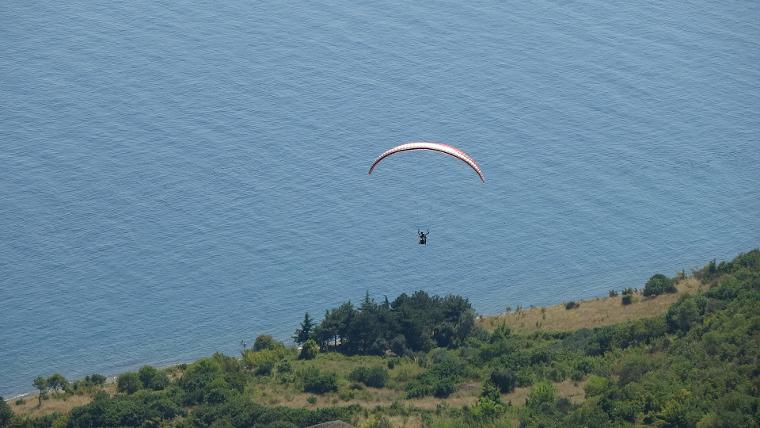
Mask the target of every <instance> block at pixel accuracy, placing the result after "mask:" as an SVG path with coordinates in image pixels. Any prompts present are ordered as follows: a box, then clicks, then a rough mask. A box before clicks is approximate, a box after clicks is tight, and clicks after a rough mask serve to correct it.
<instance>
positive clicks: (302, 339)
mask: <svg viewBox="0 0 760 428" xmlns="http://www.w3.org/2000/svg"><path fill="white" fill-rule="evenodd" d="M313 330H314V321H312V319H311V317H310V316H309V313H308V312H306V313H305V314H304V316H303V321H302V322H301V328H299V329H296V331H295V335H294V336H293V341H295V342H296V344H298V345H303V344H304V343H306V341H307V340H309V339H311V336H312V332H313Z"/></svg>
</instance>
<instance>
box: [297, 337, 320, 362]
mask: <svg viewBox="0 0 760 428" xmlns="http://www.w3.org/2000/svg"><path fill="white" fill-rule="evenodd" d="M318 353H319V345H318V344H317V342H316V341H315V340H314V339H309V340H307V341H306V342H305V343H304V344H303V347H302V348H301V352H300V353H299V354H298V359H299V360H313V359H314V358H316V357H317V354H318Z"/></svg>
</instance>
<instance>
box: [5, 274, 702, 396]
mask: <svg viewBox="0 0 760 428" xmlns="http://www.w3.org/2000/svg"><path fill="white" fill-rule="evenodd" d="M677 288H678V291H677V292H676V293H673V294H665V295H660V296H656V297H652V298H647V297H643V296H642V295H641V291H640V290H638V289H637V290H636V294H635V296H636V297H637V299H636V300H635V302H634V303H632V304H631V305H627V306H623V305H620V304H619V303H616V301H619V300H620V296H619V295H618V296H615V297H610V296H597V297H591V298H588V299H585V300H565V301H563V302H561V303H555V304H551V305H546V306H530V307H528V308H523V307H521V306H519V305H518V306H517V307H516V308H515V309H514V310H512V311H510V312H502V313H500V314H493V315H486V314H476V322H477V323H478V324H479V325H480V326H482V327H484V328H486V329H492V328H495V326H496V325H497V324H501V323H505V324H506V325H507V326H508V327H510V328H511V329H512V330H515V331H517V332H520V333H529V332H533V331H536V330H544V331H567V330H575V329H578V328H584V327H586V328H588V327H601V326H605V325H611V324H617V323H620V322H625V321H627V320H629V319H640V318H648V317H652V316H657V315H658V314H660V313H662V312H664V310H666V309H667V307H669V306H670V305H671V304H673V303H675V302H676V301H677V300H678V298H680V296H681V295H683V294H691V293H693V292H696V291H699V289H700V287H699V281H697V280H696V279H694V278H693V277H687V278H685V279H682V280H679V281H678V283H677ZM571 301H572V302H576V303H577V304H578V305H579V306H578V307H576V308H574V309H566V308H565V304H566V303H567V302H571ZM652 303H655V305H653V304H652ZM621 308H623V309H621ZM642 309H644V310H642ZM647 309H648V310H647ZM589 314H594V315H592V316H589ZM611 314H616V315H615V316H612V315H611ZM568 315H574V316H575V317H576V318H580V319H581V323H580V324H581V325H578V323H577V322H576V323H568V322H567V317H568ZM539 317H540V318H541V319H540V320H538V318H539ZM558 320H559V321H560V322H561V326H562V328H553V326H554V324H553V321H558ZM536 323H538V324H536ZM583 324H588V325H583ZM193 362H194V360H193V361H177V362H173V363H170V364H162V365H159V366H153V367H156V368H158V369H165V368H169V367H175V366H179V365H181V364H191V363H193ZM147 365H149V364H147ZM120 374H121V373H118V374H109V375H105V376H106V382H105V384H106V385H109V384H115V383H116V379H117V378H118V376H119V375H120ZM76 380H80V379H72V380H71V381H76ZM30 381H31V380H30ZM37 395H38V392H36V391H27V392H21V393H17V394H13V395H11V396H9V397H7V398H5V397H4V401H5V402H7V403H13V402H15V401H16V400H19V399H26V398H30V397H37Z"/></svg>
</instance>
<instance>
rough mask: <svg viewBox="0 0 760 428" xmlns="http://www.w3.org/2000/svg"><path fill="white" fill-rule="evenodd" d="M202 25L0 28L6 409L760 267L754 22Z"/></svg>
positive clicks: (506, 14)
mask: <svg viewBox="0 0 760 428" xmlns="http://www.w3.org/2000/svg"><path fill="white" fill-rule="evenodd" d="M179 3H182V2H176V1H156V0H150V1H130V2H121V3H119V2H117V3H114V2H81V1H80V2H77V1H67V2H36V1H28V0H24V1H17V0H10V1H9V0H6V1H3V2H1V3H0V394H3V395H6V396H7V395H12V394H14V393H18V392H22V391H26V390H30V389H32V388H31V382H32V379H33V378H34V377H35V376H37V375H49V374H51V373H53V372H56V371H57V372H61V373H62V374H64V375H65V376H67V377H70V378H77V377H82V376H84V375H85V374H89V373H93V372H99V373H104V374H113V373H118V372H120V371H124V370H128V369H133V368H136V367H139V366H140V365H142V364H147V363H149V364H156V365H161V364H167V363H170V362H174V361H187V360H192V359H194V358H197V357H200V356H204V355H208V354H211V353H213V352H215V351H223V352H226V353H232V354H235V353H236V352H237V351H238V350H239V343H240V340H241V339H245V340H247V341H249V342H250V340H251V339H252V338H254V337H255V336H256V335H258V334H261V333H271V334H274V335H275V336H277V337H278V338H280V339H283V340H286V339H288V338H289V336H290V335H291V334H292V331H293V330H294V329H295V328H296V327H297V323H298V321H299V320H300V319H301V318H302V316H303V313H304V312H306V311H309V312H311V313H312V314H313V315H315V316H316V317H321V316H322V314H323V311H324V310H325V309H327V308H329V307H332V306H334V305H337V304H338V303H340V302H342V301H344V300H346V299H353V300H357V299H359V298H361V297H362V296H363V295H364V293H365V292H366V291H369V293H370V294H371V295H373V296H375V297H377V298H379V299H381V298H382V296H384V295H387V296H388V297H389V298H391V299H392V298H393V297H395V296H396V295H398V294H399V293H402V292H410V291H414V290H417V289H423V290H426V291H428V292H430V293H435V294H447V293H457V294H461V295H464V296H466V297H468V298H469V299H470V300H471V302H472V303H473V305H474V306H475V308H476V310H477V311H478V312H480V313H496V312H499V311H502V310H503V309H504V308H505V307H506V306H512V307H515V306H517V305H523V306H527V305H531V304H547V303H559V302H562V301H563V300H568V299H578V298H587V297H591V296H597V295H602V294H606V292H607V290H608V289H610V288H622V287H629V286H632V287H638V286H641V284H642V283H643V282H644V281H645V280H646V279H647V278H648V277H649V276H650V275H651V274H652V273H654V272H657V271H660V272H664V273H668V274H673V273H674V272H675V271H677V270H681V269H686V270H687V271H688V270H690V269H692V268H694V267H696V266H698V265H701V264H703V263H704V262H706V261H707V260H709V259H712V258H714V257H717V258H719V259H721V258H730V257H733V256H734V255H735V254H736V253H738V252H740V251H746V250H749V249H751V248H753V247H757V246H758V245H759V244H760V216H758V212H760V194H759V193H760V192H759V191H758V189H760V183H759V181H760V180H758V177H760V167H759V166H758V165H760V148H759V147H758V144H760V126H759V125H760V113H759V112H760V67H758V64H760V3H758V2H757V1H751V0H747V1H728V2H708V1H691V2H689V1H685V2H659V1H649V2H647V1H639V2H630V1H622V0H613V1H609V0H605V1H597V0H595V1H586V2H550V1H542V0H538V1H530V2H524V1H509V2H483V1H474V2H473V1H467V2H462V1H443V2H441V1H436V2H432V1H424V0H423V1H415V2H402V1H396V2H393V1H391V2H389V1H375V2H363V3H362V2H355V1H347V0H346V1H344V0H337V1H335V0H332V1H309V2H276V1H255V2H248V1H228V2H213V1H206V2H186V3H185V4H179ZM408 140H434V141H442V142H446V143H449V144H453V145H456V146H459V147H461V148H462V149H464V150H465V151H467V152H468V153H469V154H470V155H472V156H473V157H474V158H475V159H477V160H478V161H479V162H480V164H481V166H482V168H483V171H484V173H485V176H486V183H485V184H482V183H480V181H479V180H478V179H477V177H476V176H475V174H474V173H473V172H472V170H470V169H469V168H467V166H466V165H464V164H463V163H460V162H457V161H456V160H454V159H451V158H449V157H447V156H442V155H436V154H432V153H406V154H402V155H398V156H396V157H393V158H389V159H387V160H386V161H384V163H382V164H381V165H380V166H379V167H378V169H377V170H376V171H375V173H373V175H371V176H368V175H367V169H368V167H369V164H370V163H371V161H372V160H373V159H374V158H375V156H377V155H378V154H379V153H381V152H382V151H384V150H385V149H387V148H388V147H390V146H393V145H396V144H400V143H402V142H405V141H408ZM418 226H421V227H429V228H430V231H431V233H430V241H429V245H428V246H425V247H423V246H420V245H417V244H416V241H415V234H416V229H417V227H418Z"/></svg>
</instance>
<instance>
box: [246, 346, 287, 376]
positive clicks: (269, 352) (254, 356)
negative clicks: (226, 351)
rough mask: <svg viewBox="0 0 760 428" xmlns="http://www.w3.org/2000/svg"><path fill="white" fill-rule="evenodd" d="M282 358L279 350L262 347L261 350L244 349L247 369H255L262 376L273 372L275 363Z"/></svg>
mask: <svg viewBox="0 0 760 428" xmlns="http://www.w3.org/2000/svg"><path fill="white" fill-rule="evenodd" d="M281 358H282V356H281V353H280V352H279V350H274V349H270V348H267V349H262V350H261V351H252V350H250V349H247V350H245V351H243V365H245V367H246V368H247V369H253V371H254V373H256V374H257V375H260V376H268V375H270V374H271V373H272V370H273V369H274V365H275V364H276V363H277V362H278V361H280V359H281Z"/></svg>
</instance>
